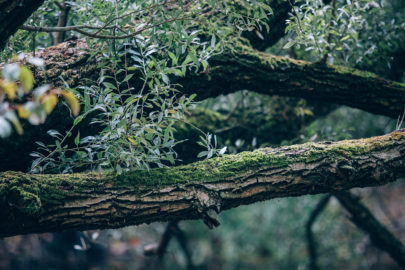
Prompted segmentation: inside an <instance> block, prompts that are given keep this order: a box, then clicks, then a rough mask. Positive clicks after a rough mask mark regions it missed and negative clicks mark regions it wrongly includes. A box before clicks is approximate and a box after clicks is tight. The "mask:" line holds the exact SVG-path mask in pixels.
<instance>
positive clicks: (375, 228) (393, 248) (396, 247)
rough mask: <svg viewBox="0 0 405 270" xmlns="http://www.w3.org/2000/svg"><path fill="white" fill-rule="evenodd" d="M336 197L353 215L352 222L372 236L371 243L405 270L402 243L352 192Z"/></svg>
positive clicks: (404, 253) (337, 194)
mask: <svg viewBox="0 0 405 270" xmlns="http://www.w3.org/2000/svg"><path fill="white" fill-rule="evenodd" d="M334 196H335V197H336V198H337V199H338V200H339V202H340V204H341V205H342V206H343V207H344V208H345V209H346V210H347V211H348V212H349V213H350V214H351V221H352V222H353V223H354V224H356V226H357V227H358V228H360V229H361V230H363V231H364V232H365V233H367V234H368V235H369V236H370V239H371V242H372V243H373V244H374V245H375V246H376V247H378V248H379V249H381V250H383V251H385V252H387V253H388V254H389V255H390V256H391V258H392V259H393V260H394V261H395V262H396V263H397V264H398V265H399V266H400V267H401V268H402V269H405V247H404V245H403V244H402V243H401V241H400V240H399V239H398V238H396V237H395V236H394V235H393V234H392V233H391V232H390V231H389V230H388V229H387V228H386V227H385V226H384V225H383V224H381V223H380V222H379V221H378V220H377V219H376V218H375V217H374V215H373V214H372V213H371V212H370V211H369V210H368V209H367V207H365V206H364V205H363V204H362V203H361V202H360V201H359V198H357V197H355V196H354V195H353V194H351V193H350V192H337V193H334Z"/></svg>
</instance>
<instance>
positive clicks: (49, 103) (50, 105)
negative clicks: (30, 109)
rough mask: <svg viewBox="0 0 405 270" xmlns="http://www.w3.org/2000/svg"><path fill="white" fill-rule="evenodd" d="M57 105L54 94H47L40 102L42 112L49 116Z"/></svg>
mask: <svg viewBox="0 0 405 270" xmlns="http://www.w3.org/2000/svg"><path fill="white" fill-rule="evenodd" d="M57 103H58V98H57V97H56V95H55V94H49V95H47V96H45V98H44V99H43V101H42V106H44V110H45V112H46V113H47V114H50V113H51V112H52V110H53V109H54V108H55V106H56V104H57Z"/></svg>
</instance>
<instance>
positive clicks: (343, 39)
mask: <svg viewBox="0 0 405 270" xmlns="http://www.w3.org/2000/svg"><path fill="white" fill-rule="evenodd" d="M349 38H350V35H347V36H345V37H342V38H341V39H340V41H345V40H346V39H349Z"/></svg>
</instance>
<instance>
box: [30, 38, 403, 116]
mask: <svg viewBox="0 0 405 270" xmlns="http://www.w3.org/2000/svg"><path fill="white" fill-rule="evenodd" d="M86 49H87V45H86V43H85V42H84V41H83V40H77V41H69V42H65V43H61V44H59V45H57V46H53V47H49V48H47V49H45V50H44V51H42V52H39V53H38V56H40V57H43V58H44V59H45V60H46V65H47V71H46V72H38V75H37V77H36V78H37V83H45V82H48V83H53V84H54V85H60V84H61V83H62V81H61V80H60V77H59V76H62V77H63V78H65V80H66V81H67V82H68V84H69V85H70V86H71V87H75V86H78V85H83V84H85V79H95V78H97V76H98V69H97V65H96V64H95V59H96V58H92V59H91V60H90V61H88V59H89V56H90V54H89V53H88V52H87V51H86ZM210 63H211V67H212V69H211V72H210V73H209V74H194V75H192V74H189V75H188V76H187V77H186V78H180V79H179V78H172V80H173V81H177V82H179V83H180V84H181V85H182V86H183V87H182V89H181V90H182V91H183V92H184V93H190V94H191V93H197V95H198V98H199V99H205V98H209V97H216V96H218V95H220V94H227V93H232V92H235V91H238V90H243V89H247V90H252V91H256V92H259V93H262V94H268V95H280V96H295V97H303V98H308V99H313V100H318V101H326V102H330V103H335V104H342V105H347V106H350V107H353V108H358V109H362V110H365V111H368V112H371V113H376V114H381V115H386V116H390V117H394V118H397V117H398V116H399V115H402V113H403V112H404V109H405V84H404V83H399V82H394V81H389V80H385V79H383V78H381V77H379V76H377V75H376V74H373V73H370V72H365V71H360V70H356V69H353V68H349V67H342V66H332V65H326V64H320V63H311V62H306V61H299V60H294V59H291V58H288V57H280V56H274V55H271V54H268V53H263V52H259V51H255V50H253V49H251V48H249V47H247V46H239V47H237V48H236V49H235V50H234V52H233V53H228V54H222V55H220V56H217V57H215V58H213V59H211V62H210Z"/></svg>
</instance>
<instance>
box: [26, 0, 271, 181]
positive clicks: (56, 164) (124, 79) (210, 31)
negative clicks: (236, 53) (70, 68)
mask: <svg viewBox="0 0 405 270" xmlns="http://www.w3.org/2000/svg"><path fill="white" fill-rule="evenodd" d="M256 4H257V5H252V4H251V3H250V2H249V1H240V2H238V3H237V4H232V5H231V4H229V3H228V2H226V1H197V2H193V4H192V5H191V2H184V3H183V1H146V0H145V1H138V2H137V3H132V2H131V1H121V2H119V3H118V2H116V1H111V2H105V1H83V2H82V1H76V2H74V3H73V2H72V3H71V5H72V9H73V10H74V13H73V14H74V16H73V17H72V20H73V22H74V24H75V25H77V26H80V25H81V26H83V28H80V30H79V31H78V32H79V33H80V34H82V35H84V36H87V37H95V38H96V39H88V44H89V47H91V48H98V49H96V50H94V51H93V52H92V53H93V57H96V58H97V61H98V63H99V64H98V66H99V67H101V68H102V72H101V74H100V76H99V78H98V80H97V82H94V84H93V85H92V86H90V87H81V89H80V91H79V92H81V93H82V96H81V100H82V102H83V107H84V110H83V114H82V115H80V116H79V117H77V118H76V119H75V121H74V125H73V127H72V129H70V130H69V131H67V132H65V134H64V135H62V134H61V133H59V132H57V131H51V132H49V134H50V135H51V136H53V137H54V138H55V139H56V141H55V144H53V145H45V144H43V143H40V142H39V145H40V150H41V151H39V152H36V153H33V154H32V155H33V156H34V157H36V159H35V160H34V162H33V165H32V171H33V172H46V171H51V172H64V173H66V172H73V171H75V170H80V169H83V168H86V169H91V170H98V169H103V170H114V171H116V172H117V173H119V174H120V173H121V172H122V171H123V170H131V169H134V168H143V169H149V168H150V167H164V166H168V165H170V164H174V162H175V160H176V158H177V155H176V152H175V151H174V146H175V145H176V144H178V143H179V142H180V141H178V140H176V138H175V137H174V135H173V134H174V133H173V131H174V129H173V124H174V123H175V122H176V121H180V120H182V119H183V118H184V115H185V113H186V112H187V107H188V106H189V105H190V104H191V102H192V100H193V98H194V96H195V95H192V96H190V97H186V96H184V95H180V94H179V92H178V90H177V89H178V88H179V87H181V86H179V85H177V84H175V83H172V81H173V80H174V79H175V78H176V77H183V76H185V75H186V73H189V72H191V73H193V72H194V73H195V72H204V71H205V70H206V69H207V68H208V60H209V58H210V57H211V56H212V55H215V54H218V53H221V52H222V51H223V50H224V48H225V47H226V46H227V44H229V43H230V42H231V41H232V39H234V38H238V37H239V36H240V34H241V33H242V32H243V31H246V30H253V29H256V28H261V27H262V26H261V25H260V22H261V21H262V20H263V19H265V18H266V17H267V15H268V13H269V12H271V9H270V8H269V7H268V6H267V5H265V4H264V1H263V2H262V1H257V2H256ZM106 11H109V12H106ZM89 14H91V16H90V17H89ZM33 18H35V16H33ZM89 18H90V19H89ZM43 21H44V20H41V21H38V22H39V23H40V24H43ZM32 23H33V24H35V20H34V21H33V22H32ZM90 25H92V26H95V27H90ZM83 29H85V30H83ZM89 29H90V30H91V31H92V32H91V31H89ZM100 40H101V42H100ZM96 44H97V45H96ZM95 114H96V116H94V115H95ZM88 116H91V117H93V118H94V119H93V121H92V124H95V125H98V126H100V127H102V128H103V129H102V131H101V132H100V133H99V134H94V135H92V136H86V137H84V138H81V137H80V133H79V132H77V133H75V139H74V144H73V145H69V144H68V143H66V142H67V141H68V140H67V138H69V137H71V136H72V135H73V133H72V131H74V128H75V126H78V125H79V124H80V122H81V121H82V120H83V119H84V118H85V117H88ZM201 138H202V142H200V143H201V144H202V145H204V146H205V148H206V149H207V150H206V151H203V152H201V153H200V155H199V157H206V158H210V157H212V156H214V155H221V154H223V153H224V152H225V151H226V148H222V149H216V142H215V138H216V137H215V136H212V135H210V134H204V133H203V135H202V136H201ZM212 139H214V142H212V141H211V140H212Z"/></svg>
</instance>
